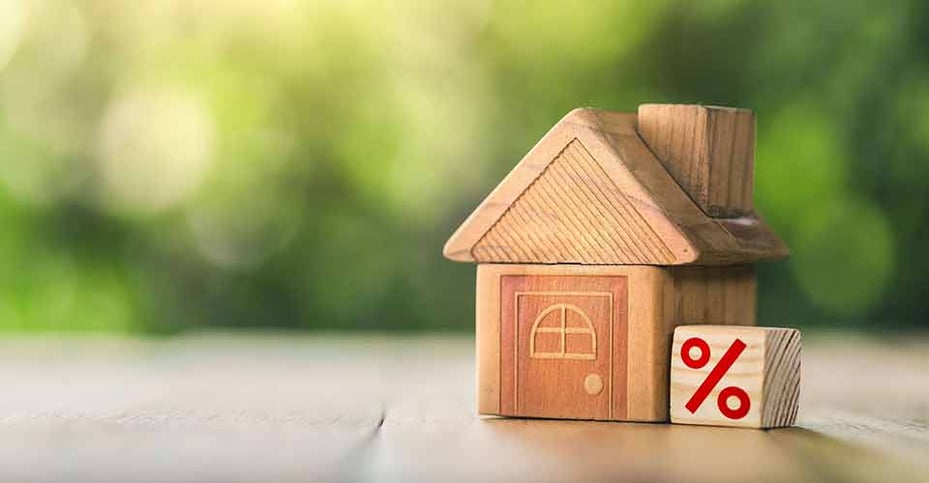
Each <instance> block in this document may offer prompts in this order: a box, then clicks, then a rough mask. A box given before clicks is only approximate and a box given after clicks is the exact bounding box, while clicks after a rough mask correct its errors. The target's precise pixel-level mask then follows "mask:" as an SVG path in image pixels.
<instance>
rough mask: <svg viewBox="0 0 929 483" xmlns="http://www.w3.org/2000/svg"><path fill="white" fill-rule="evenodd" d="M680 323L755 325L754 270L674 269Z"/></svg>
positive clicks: (672, 271) (735, 268) (721, 268)
mask: <svg viewBox="0 0 929 483" xmlns="http://www.w3.org/2000/svg"><path fill="white" fill-rule="evenodd" d="M671 273H672V274H673V277H674V282H675V296H676V313H675V320H676V321H677V322H678V323H680V324H685V325H689V324H721V325H755V318H756V313H755V312H756V310H755V305H756V281H755V269H754V267H752V266H750V265H732V266H724V267H701V266H687V267H674V268H672V269H671Z"/></svg>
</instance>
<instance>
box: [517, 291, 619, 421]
mask: <svg viewBox="0 0 929 483" xmlns="http://www.w3.org/2000/svg"><path fill="white" fill-rule="evenodd" d="M625 284H626V278H625V277H607V276H542V275H535V276H534V275H520V276H504V277H503V279H502V284H501V290H502V293H501V296H502V298H501V302H502V303H501V312H502V313H501V317H502V320H501V344H502V346H501V355H502V360H501V384H502V388H501V409H502V412H503V413H504V414H512V415H519V416H532V417H550V418H578V419H613V418H616V417H621V416H623V415H624V413H625V379H626V378H625V360H626V358H625V352H626V348H625V341H626V330H625V328H626V313H625V312H626V299H625V298H626V285H625ZM617 362H618V363H619V364H617ZM618 411H620V412H621V413H619V412H618Z"/></svg>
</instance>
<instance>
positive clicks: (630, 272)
mask: <svg viewBox="0 0 929 483" xmlns="http://www.w3.org/2000/svg"><path fill="white" fill-rule="evenodd" d="M504 275H595V276H596V275H600V276H625V277H627V288H628V332H627V345H626V347H627V352H626V354H627V364H626V371H627V372H626V411H625V414H626V416H625V417H624V418H623V419H624V420H629V421H664V420H667V417H668V387H667V386H668V370H669V369H668V368H669V357H670V343H671V334H672V331H673V330H674V325H675V324H674V323H673V321H674V320H675V319H676V313H675V311H676V308H677V305H676V300H677V299H676V297H675V286H674V278H673V277H672V273H671V271H669V270H668V269H666V268H661V267H652V266H633V265H623V266H591V265H586V266H585V265H515V264H514V265H510V264H482V265H478V268H477V299H476V315H477V319H476V345H477V346H476V354H477V409H478V412H479V413H481V414H500V393H501V391H500V389H501V387H500V357H501V348H500V333H501V331H500V319H501V312H500V307H501V303H500V294H501V290H500V280H501V277H502V276H504Z"/></svg>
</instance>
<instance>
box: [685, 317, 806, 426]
mask: <svg viewBox="0 0 929 483" xmlns="http://www.w3.org/2000/svg"><path fill="white" fill-rule="evenodd" d="M800 347H801V341H800V331H799V330H796V329H784V328H774V327H741V326H731V325H682V326H678V327H677V328H676V329H675V330H674V342H673V345H672V350H671V422H672V423H679V424H702V425H712V426H737V427H745V428H765V429H766V428H778V427H784V426H791V425H793V424H794V421H796V418H797V406H798V404H797V400H798V397H799V395H800Z"/></svg>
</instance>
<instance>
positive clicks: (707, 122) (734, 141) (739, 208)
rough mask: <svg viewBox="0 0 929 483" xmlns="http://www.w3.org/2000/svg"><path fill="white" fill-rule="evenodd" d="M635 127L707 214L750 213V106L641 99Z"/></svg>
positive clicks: (752, 138)
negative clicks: (693, 103) (702, 104)
mask: <svg viewBox="0 0 929 483" xmlns="http://www.w3.org/2000/svg"><path fill="white" fill-rule="evenodd" d="M638 132H639V135H640V136H641V137H642V139H643V140H644V141H645V143H646V144H647V145H648V147H649V148H650V149H651V150H652V152H653V153H654V154H655V156H656V157H657V158H658V159H659V160H660V161H661V162H662V164H663V165H664V167H665V169H667V170H668V172H669V173H670V174H671V176H672V177H674V179H675V180H676V181H677V182H678V184H680V185H681V187H682V188H684V190H685V191H687V193H688V194H689V195H690V197H691V198H693V200H694V201H695V202H696V203H697V205H698V206H700V208H701V209H702V210H703V211H704V212H705V213H706V214H707V215H709V216H712V217H717V218H730V217H739V216H745V215H749V214H751V213H752V211H753V207H754V204H753V202H752V184H753V177H754V173H753V171H754V168H753V164H754V159H755V116H754V114H752V111H749V110H746V109H734V108H728V107H715V106H700V105H689V104H643V105H641V106H639V115H638Z"/></svg>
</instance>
